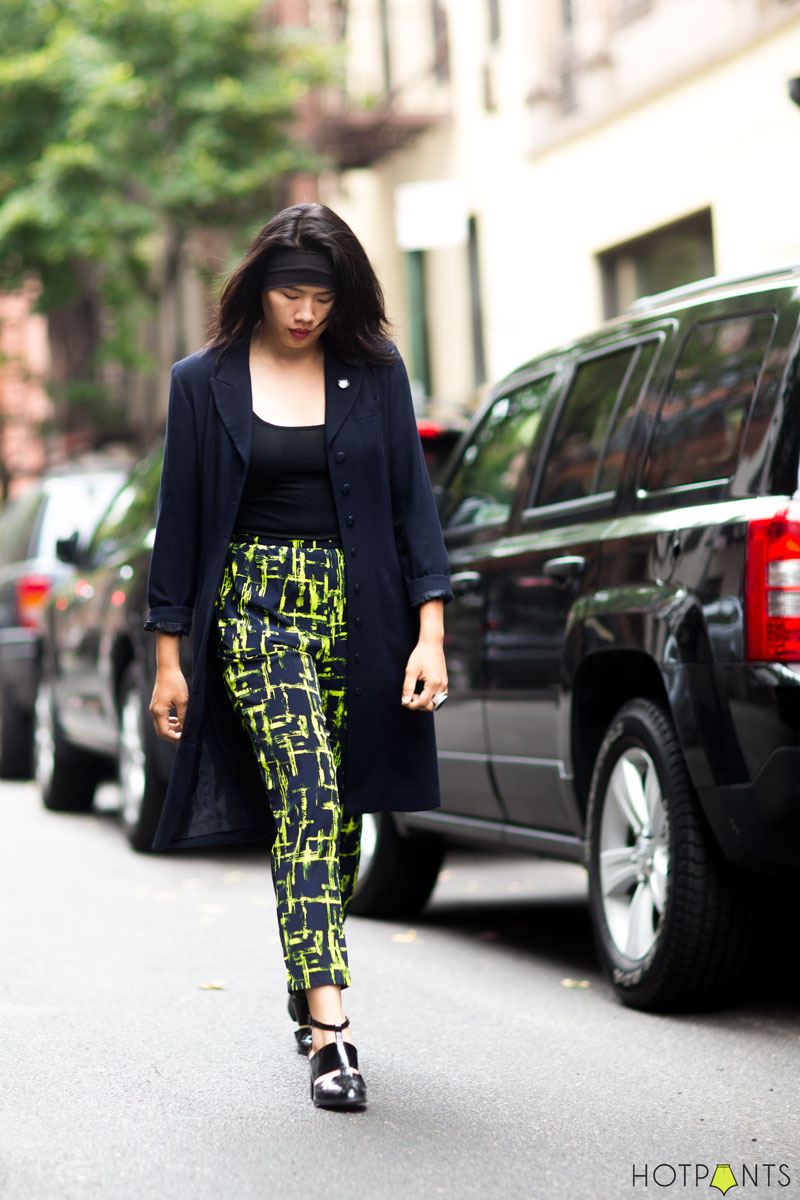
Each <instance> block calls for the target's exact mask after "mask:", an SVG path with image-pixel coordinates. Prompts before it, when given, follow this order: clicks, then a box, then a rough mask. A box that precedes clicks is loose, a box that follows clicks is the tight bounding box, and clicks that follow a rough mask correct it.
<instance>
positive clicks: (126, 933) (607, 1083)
mask: <svg viewBox="0 0 800 1200" xmlns="http://www.w3.org/2000/svg"><path fill="white" fill-rule="evenodd" d="M0 812H2V817H3V837H2V848H0V864H1V865H2V888H3V896H4V899H3V921H2V926H0V929H2V932H1V933H0V938H1V939H2V942H1V946H2V956H1V958H0V1072H1V1074H0V1079H1V1080H2V1088H0V1196H2V1197H3V1200H95V1198H96V1200H138V1198H139V1197H148V1198H152V1200H184V1198H185V1200H240V1198H247V1197H257V1198H259V1200H265V1198H272V1197H275V1198H280V1200H310V1198H311V1197H315V1198H320V1200H325V1198H326V1197H329V1196H330V1197H331V1198H333V1197H335V1198H336V1200H341V1198H342V1197H358V1198H359V1200H383V1198H384V1197H389V1196H394V1195H399V1196H401V1197H403V1198H404V1200H429V1198H436V1197H453V1198H454V1200H455V1198H458V1200H462V1198H470V1197H481V1198H483V1197H489V1198H491V1200H495V1198H497V1200H503V1198H506V1197H507V1198H509V1200H562V1198H563V1200H567V1198H569V1200H573V1198H574V1197H581V1198H585V1197H600V1198H602V1200H618V1198H625V1200H627V1198H628V1197H635V1196H645V1197H652V1196H659V1197H661V1196H666V1197H670V1198H672V1197H676V1196H681V1197H686V1196H698V1197H699V1196H705V1197H709V1196H710V1197H714V1196H717V1197H718V1196H720V1195H722V1194H723V1192H722V1190H721V1189H718V1190H717V1189H715V1190H709V1185H710V1181H711V1179H712V1178H713V1172H714V1171H715V1168H716V1167H717V1166H718V1165H722V1164H730V1169H731V1171H732V1173H733V1178H734V1180H735V1181H736V1185H737V1186H736V1189H735V1190H734V1191H731V1192H729V1193H728V1195H729V1200H739V1197H744V1196H759V1197H764V1198H766V1197H772V1196H780V1197H787V1198H788V1197H795V1196H800V1123H798V1101H797V1096H798V1086H797V1085H798V1066H799V1065H800V1040H799V1039H798V1029H799V1028H800V1016H799V1015H798V1004H797V996H796V992H795V990H794V989H795V987H796V959H797V950H796V946H797V938H796V931H795V930H794V924H793V923H792V925H791V929H792V932H791V934H787V938H786V954H785V956H781V955H777V956H775V954H774V952H771V953H770V954H769V955H765V957H764V961H763V968H762V970H761V971H760V972H757V973H756V974H755V975H754V978H753V980H752V981H751V984H750V987H749V991H748V993H747V994H746V995H745V996H744V997H743V998H741V999H740V1000H739V1001H738V1002H737V1004H736V1005H735V1006H733V1007H731V1008H730V1010H729V1011H726V1012H723V1013H718V1014H707V1015H701V1016H691V1017H682V1018H663V1017H654V1016H645V1015H643V1014H640V1013H636V1012H633V1011H630V1010H627V1009H624V1008H622V1007H620V1006H619V1005H618V1004H617V1003H616V1002H615V1001H614V999H613V998H612V996H611V995H610V993H609V991H608V989H607V988H606V986H605V984H604V983H603V981H602V979H601V977H600V975H599V973H598V970H597V968H596V965H595V961H594V956H593V952H592V946H591V939H590V934H589V928H588V921H587V914H586V909H585V905H584V893H585V885H584V880H583V876H582V873H581V872H580V870H579V869H578V868H573V867H569V866H561V865H554V864H547V863H543V862H537V861H533V860H520V859H503V860H500V859H494V860H492V859H485V858H473V857H470V856H466V855H464V856H459V857H457V858H455V859H454V860H453V861H452V862H450V864H449V865H448V867H447V869H446V870H445V872H444V874H443V877H442V879H441V881H440V884H439V886H438V888H437V892H436V895H435V898H434V902H433V904H432V906H431V907H430V909H429V911H428V912H427V913H426V915H425V916H424V917H423V918H421V919H419V920H417V921H416V922H415V923H414V924H413V925H407V924H390V923H383V922H371V921H366V920H356V919H351V920H350V922H349V923H348V942H349V946H350V954H351V964H352V966H353V968H354V978H355V980H356V985H355V986H354V987H353V989H352V991H351V992H350V993H349V995H348V998H347V1005H346V1007H347V1011H348V1012H349V1014H350V1016H351V1018H352V1021H353V1027H354V1032H355V1034H356V1040H357V1042H358V1045H359V1053H360V1055H361V1059H362V1064H363V1068H364V1073H365V1076H366V1079H367V1082H368V1085H369V1095H370V1104H369V1107H368V1109H367V1110H366V1111H365V1112H364V1113H361V1114H341V1113H330V1112H323V1111H320V1110H316V1109H314V1107H313V1106H312V1104H311V1102H310V1099H309V1096H308V1071H307V1066H306V1065H305V1063H304V1062H303V1060H302V1059H301V1058H300V1057H299V1056H298V1055H297V1054H296V1053H295V1052H294V1042H293V1038H292V1033H291V1023H290V1021H289V1019H288V1017H287V1015H286V1012H285V1007H284V1005H285V993H284V984H283V970H282V964H281V960H280V952H279V947H278V941H277V935H276V929H275V917H274V911H273V902H272V895H271V883H270V879H269V873H268V868H267V867H266V865H265V864H264V862H263V858H262V855H261V853H260V852H259V851H254V850H248V851H247V852H246V853H244V854H243V853H241V852H239V853H233V852H230V853H229V852H226V853H217V854H212V853H207V854H204V855H202V856H198V855H191V856H190V855H188V854H183V855H180V854H172V855H166V856H155V857H145V856H138V855H135V854H133V853H132V852H131V851H130V850H128V848H127V846H126V843H125V841H124V839H123V837H122V835H121V833H120V830H119V828H118V826H117V823H116V820H115V819H114V817H113V816H112V815H111V814H109V813H103V814H100V815H95V814H92V815H89V816H77V817H76V816H61V815H55V814H50V813H45V812H44V811H43V810H42V809H41V807H40V804H39V800H38V796H37V793H36V790H35V788H34V787H33V786H32V785H24V786H11V785H5V784H4V785H2V787H0ZM569 981H572V983H582V982H584V983H586V984H588V986H579V987H576V986H569ZM208 984H215V985H219V986H217V987H214V988H209V987H207V986H206V985H208ZM682 1164H688V1165H687V1166H686V1167H685V1168H684V1167H683V1166H682ZM768 1164H773V1165H772V1166H771V1167H769V1169H768ZM745 1167H746V1168H747V1172H748V1173H747V1174H746V1173H745V1172H744V1169H743V1168H745ZM781 1168H782V1170H781ZM634 1172H636V1173H637V1175H638V1178H637V1179H634ZM673 1175H674V1182H673ZM717 1180H718V1184H724V1183H725V1179H724V1178H723V1176H721V1175H718V1176H717ZM727 1182H728V1183H730V1178H728V1180H727Z"/></svg>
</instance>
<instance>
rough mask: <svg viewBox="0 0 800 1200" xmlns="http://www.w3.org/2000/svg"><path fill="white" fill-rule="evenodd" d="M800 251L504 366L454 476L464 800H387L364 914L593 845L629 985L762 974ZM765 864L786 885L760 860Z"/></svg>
mask: <svg viewBox="0 0 800 1200" xmlns="http://www.w3.org/2000/svg"><path fill="white" fill-rule="evenodd" d="M799 364H800V268H796V269H792V270H787V271H783V272H780V273H775V274H771V275H769V276H759V277H754V278H747V279H739V280H733V281H721V280H711V281H706V282H703V283H701V284H697V285H692V286H690V287H687V288H682V289H678V290H676V291H673V292H670V293H666V294H664V295H661V296H656V297H653V298H649V299H646V300H642V301H639V302H637V304H636V305H635V306H634V308H633V309H632V310H631V311H630V312H629V313H627V314H626V315H625V316H623V317H622V318H620V319H618V320H616V321H615V322H614V323H613V324H610V325H607V326H605V327H604V328H603V329H601V330H600V331H599V332H597V333H595V334H593V335H592V336H589V337H585V338H582V339H581V340H579V341H577V342H575V343H574V344H572V345H569V346H567V347H564V348H562V349H560V350H559V351H557V352H555V353H552V354H549V355H546V356H544V357H541V358H537V359H535V360H534V361H532V362H528V363H526V364H525V365H524V366H522V367H520V368H519V370H517V371H515V372H514V373H513V374H512V375H510V376H509V377H508V378H507V379H505V380H503V382H502V383H501V384H500V385H499V386H498V387H496V388H495V389H494V390H493V391H492V393H491V395H490V396H489V397H488V399H487V401H486V403H485V404H484V405H483V407H482V409H481V411H480V412H479V413H478V415H477V417H476V419H475V421H474V422H473V424H472V426H471V428H470V430H469V431H468V432H467V434H466V435H465V437H464V439H463V440H462V442H461V444H460V446H459V447H458V449H457V451H456V453H455V457H454V460H453V462H452V463H451V465H450V468H449V470H448V471H447V472H446V474H445V476H444V486H443V489H442V497H441V509H440V512H441V517H442V524H443V527H444V531H445V536H446V540H447V544H448V548H449V552H450V556H451V564H452V571H453V590H454V593H455V597H456V598H455V600H454V602H453V603H452V604H451V605H450V606H449V608H448V611H447V620H446V628H447V653H448V663H449V672H450V700H449V703H448V704H447V705H445V706H444V707H443V708H442V709H441V710H440V711H439V713H437V716H436V722H437V734H438V744H439V758H440V770H441V781H442V790H443V808H442V809H441V810H440V811H436V812H427V813H409V814H403V815H394V816H392V817H376V818H374V819H373V820H371V821H370V822H369V830H368V833H367V836H366V838H365V847H364V868H363V872H362V876H361V880H360V885H359V890H358V894H357V896H356V899H355V902H354V911H360V912H362V913H367V914H369V913H371V914H376V915H377V914H381V913H382V914H387V915H388V914H399V913H401V912H408V911H409V910H411V909H413V908H415V907H417V908H419V907H421V906H422V904H424V902H425V900H426V899H427V897H428V895H429V894H430V892H431V890H432V888H433V885H434V883H435V880H436V874H437V871H438V867H439V864H440V862H441V857H442V852H443V849H444V847H445V846H447V845H448V844H453V843H462V844H464V843H471V844H473V845H477V846H480V847H482V848H483V849H492V848H497V849H503V848H505V849H515V850H519V849H523V850H525V849H527V850H530V851H531V852H532V853H535V854H540V855H548V856H551V857H555V858H561V859H566V860H572V861H575V862H581V863H584V864H585V865H586V866H587V868H588V872H589V895H590V908H591V917H592V922H593V927H594V931H595V936H596V942H597V948H598V952H599V955H600V958H601V960H602V964H603V967H604V969H605V971H606V973H607V975H608V977H609V979H610V981H611V983H612V985H613V987H614V989H615V990H616V992H617V993H618V995H619V996H620V997H621V998H622V1000H624V1001H625V1002H626V1003H628V1004H631V1005H634V1006H636V1007H639V1008H643V1009H651V1010H661V1011H666V1010H670V1009H682V1008H683V1009H687V1008H692V1007H697V1006H700V1005H703V1004H706V1003H708V1002H710V1001H714V1000H716V999H718V998H719V997H720V996H721V995H724V994H725V992H726V990H727V989H729V988H730V987H731V985H732V984H733V982H734V981H735V980H736V978H737V977H738V975H739V974H740V973H741V971H742V968H743V964H744V962H745V956H746V949H747V945H748V941H749V939H750V936H751V931H752V926H753V909H754V898H755V897H757V896H758V894H759V893H760V892H763V891H764V890H765V888H764V883H763V877H764V876H765V875H776V874H780V873H782V872H791V871H792V870H794V871H796V870H797V867H798V865H800V496H799V495H798V467H799V465H800V381H798V365H799ZM759 874H760V875H761V876H762V882H761V883H759V882H758V876H759Z"/></svg>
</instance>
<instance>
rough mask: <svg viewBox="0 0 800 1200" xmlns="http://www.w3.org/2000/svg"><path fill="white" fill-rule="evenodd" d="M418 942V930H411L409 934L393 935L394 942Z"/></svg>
mask: <svg viewBox="0 0 800 1200" xmlns="http://www.w3.org/2000/svg"><path fill="white" fill-rule="evenodd" d="M416 940H417V931H416V929H409V931H408V933H393V934H392V941H393V942H415V941H416Z"/></svg>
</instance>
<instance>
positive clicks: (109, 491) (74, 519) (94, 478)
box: [38, 471, 120, 553]
mask: <svg viewBox="0 0 800 1200" xmlns="http://www.w3.org/2000/svg"><path fill="white" fill-rule="evenodd" d="M119 485H120V472H119V471H113V472H112V471H110V472H109V473H108V474H100V473H91V472H87V473H86V474H85V475H84V474H76V475H64V476H63V477H61V478H59V479H52V480H50V481H49V482H48V484H47V496H48V504H47V506H46V508H45V510H44V512H43V514H42V522H41V526H40V528H39V538H38V544H39V547H40V551H41V550H44V551H46V552H47V553H53V552H54V550H55V545H56V542H57V541H58V539H59V538H68V537H70V536H71V535H72V534H73V533H77V534H78V535H79V537H80V538H81V540H82V543H83V545H84V546H85V545H86V542H87V541H88V538H89V535H90V534H91V532H92V529H93V527H94V525H95V522H96V521H97V518H98V515H99V514H100V513H102V512H103V509H104V508H105V507H106V505H107V504H108V502H109V500H110V499H111V497H112V496H113V495H114V493H115V492H116V490H117V488H118V487H119Z"/></svg>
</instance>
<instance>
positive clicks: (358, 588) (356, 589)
mask: <svg viewBox="0 0 800 1200" xmlns="http://www.w3.org/2000/svg"><path fill="white" fill-rule="evenodd" d="M353 591H354V592H355V593H356V594H358V593H359V592H360V591H361V584H360V583H354V584H353Z"/></svg>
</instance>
